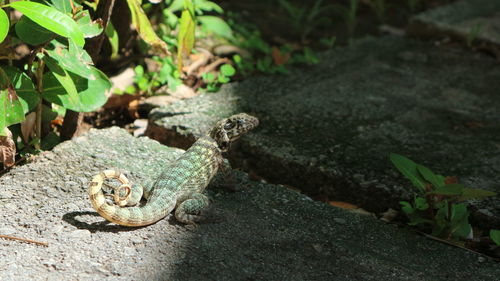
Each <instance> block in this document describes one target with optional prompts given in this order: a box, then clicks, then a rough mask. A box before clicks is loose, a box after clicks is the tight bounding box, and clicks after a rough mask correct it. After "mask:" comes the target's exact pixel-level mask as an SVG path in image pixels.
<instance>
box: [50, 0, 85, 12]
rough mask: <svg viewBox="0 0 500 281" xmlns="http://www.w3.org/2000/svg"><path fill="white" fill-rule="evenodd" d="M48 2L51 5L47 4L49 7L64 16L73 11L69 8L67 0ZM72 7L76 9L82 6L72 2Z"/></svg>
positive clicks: (69, 4)
mask: <svg viewBox="0 0 500 281" xmlns="http://www.w3.org/2000/svg"><path fill="white" fill-rule="evenodd" d="M50 2H52V3H49V6H51V7H54V8H56V9H57V10H59V11H61V12H63V13H65V14H69V13H71V12H72V10H73V9H72V8H71V3H70V1H68V0H50ZM73 5H74V6H75V7H77V8H78V7H81V6H82V5H80V4H78V2H77V1H73Z"/></svg>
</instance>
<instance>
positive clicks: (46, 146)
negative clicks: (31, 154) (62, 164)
mask: <svg viewBox="0 0 500 281" xmlns="http://www.w3.org/2000/svg"><path fill="white" fill-rule="evenodd" d="M59 142H60V140H59V136H58V135H57V134H56V133H54V132H50V133H48V134H47V135H46V136H45V137H44V138H43V139H42V141H41V143H40V147H41V149H43V150H51V149H52V148H54V147H55V146H56V145H58V144H59Z"/></svg>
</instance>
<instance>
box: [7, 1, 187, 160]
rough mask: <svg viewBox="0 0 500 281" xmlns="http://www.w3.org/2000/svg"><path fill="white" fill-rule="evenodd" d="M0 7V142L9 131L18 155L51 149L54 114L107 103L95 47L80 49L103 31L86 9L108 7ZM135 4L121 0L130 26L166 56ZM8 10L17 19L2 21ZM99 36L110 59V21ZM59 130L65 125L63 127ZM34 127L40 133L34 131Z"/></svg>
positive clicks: (107, 85)
mask: <svg viewBox="0 0 500 281" xmlns="http://www.w3.org/2000/svg"><path fill="white" fill-rule="evenodd" d="M185 1H188V2H189V0H185ZM5 2H6V1H3V0H0V44H1V48H0V58H2V59H6V60H7V65H1V66H0V136H5V135H9V136H10V135H11V134H10V132H9V131H10V130H12V137H11V139H15V140H17V139H22V142H20V143H18V144H17V145H18V147H19V148H20V149H27V150H29V149H31V148H30V146H31V145H35V148H36V149H35V151H36V150H38V149H40V148H42V149H47V148H51V147H52V146H53V145H55V144H56V143H57V134H56V133H55V130H54V128H53V127H51V125H50V124H51V121H52V120H53V119H54V118H56V117H57V113H55V112H56V111H58V113H62V114H64V113H65V112H66V114H68V113H75V112H89V111H94V110H96V109H97V108H99V107H101V106H102V105H103V104H104V103H105V102H106V100H107V97H106V92H108V91H109V90H110V88H111V83H110V81H109V79H108V78H107V76H106V75H105V74H104V73H103V72H101V71H100V70H99V69H97V68H95V67H94V66H93V61H94V60H95V59H96V58H97V57H98V52H99V50H100V45H99V47H98V48H94V46H93V45H90V47H89V50H88V51H89V52H87V50H86V49H84V45H85V44H86V41H85V39H90V40H89V41H87V43H89V42H91V43H92V42H95V41H96V40H92V38H93V37H96V36H98V35H100V34H102V33H103V32H104V26H103V25H104V24H105V23H106V22H107V21H103V20H93V19H92V18H91V17H90V14H91V11H90V10H91V9H97V7H98V6H99V5H100V4H101V3H104V4H106V3H108V2H106V1H101V2H99V4H97V3H90V2H88V1H83V0H45V1H33V2H31V1H17V2H13V3H10V4H4V3H5ZM140 2H141V1H139V0H127V4H128V6H129V8H130V11H131V14H132V25H133V26H134V27H135V29H136V30H137V31H138V34H139V36H140V38H142V39H143V41H144V42H146V44H147V45H149V46H151V48H152V50H154V52H155V53H158V54H161V55H163V56H164V55H167V54H169V51H168V47H167V44H166V43H165V42H164V41H162V40H161V39H160V38H159V37H158V36H157V35H156V33H155V32H154V31H153V29H152V26H151V23H150V22H149V20H148V18H147V16H146V14H145V13H144V11H143V10H142V8H141V5H140ZM89 9H90V10H89ZM13 10H17V11H18V12H20V13H22V16H21V17H20V18H19V19H15V20H13V21H12V22H10V20H9V18H11V17H9V16H8V13H10V12H11V11H13ZM109 12H111V10H110V11H109ZM96 13H97V11H96ZM12 18H14V17H12ZM106 34H107V35H108V37H109V39H110V43H111V47H112V55H114V56H116V55H117V51H118V37H117V33H116V31H114V28H113V26H112V24H111V23H110V22H108V24H107V25H106ZM19 45H25V46H27V47H28V49H29V52H27V53H28V55H27V56H26V57H24V58H18V57H17V56H16V54H15V52H14V49H15V47H17V46H19ZM85 47H88V45H85ZM14 60H17V61H16V62H15V63H14ZM13 65H18V66H19V67H14V66H13ZM165 72H168V71H165ZM162 74H164V73H161V72H160V74H159V75H160V76H161V75H162ZM168 74H171V73H168ZM164 76H165V75H163V77H164ZM166 76H168V75H166ZM165 79H168V78H165ZM66 116H67V115H66ZM74 116H78V115H74ZM27 117H28V118H27ZM65 120H66V119H65ZM19 124H20V125H19ZM68 124H71V122H69V123H68ZM65 125H66V122H64V124H63V128H64V126H65ZM74 126H76V124H74ZM7 127H9V129H10V130H9V129H7ZM42 127H43V128H48V130H46V129H44V130H43V132H42ZM10 162H11V161H10Z"/></svg>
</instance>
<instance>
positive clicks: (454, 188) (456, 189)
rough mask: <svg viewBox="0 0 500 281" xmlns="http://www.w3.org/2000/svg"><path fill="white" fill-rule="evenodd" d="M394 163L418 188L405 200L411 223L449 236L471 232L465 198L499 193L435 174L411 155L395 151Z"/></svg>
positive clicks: (433, 232) (458, 236)
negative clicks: (411, 199)
mask: <svg viewBox="0 0 500 281" xmlns="http://www.w3.org/2000/svg"><path fill="white" fill-rule="evenodd" d="M389 158H390V160H391V162H392V163H393V164H394V166H395V167H396V168H397V169H398V170H399V171H400V172H401V173H402V174H403V175H404V176H405V177H406V178H408V179H409V180H410V181H411V182H412V184H413V185H414V186H415V187H416V188H417V192H416V194H415V197H414V200H413V202H407V201H401V202H400V204H401V205H402V210H403V212H404V213H405V214H406V215H407V216H408V219H409V224H410V225H413V226H419V227H422V228H424V229H428V228H430V230H431V232H432V235H434V236H437V237H441V238H445V239H458V238H466V237H468V236H469V235H470V234H471V225H470V223H469V220H468V218H469V212H468V210H467V204H466V203H464V202H463V201H466V200H469V199H479V198H485V197H488V196H495V195H496V193H494V192H491V191H487V190H482V189H471V188H466V187H465V186H463V185H462V184H460V183H458V182H457V180H456V178H453V177H444V176H442V175H439V174H434V173H433V172H432V171H431V170H430V169H428V168H427V167H425V166H422V165H420V164H416V163H415V162H413V161H411V160H410V159H408V158H406V157H404V156H402V155H398V154H395V153H391V154H390V156H389Z"/></svg>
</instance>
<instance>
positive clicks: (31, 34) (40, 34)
mask: <svg viewBox="0 0 500 281" xmlns="http://www.w3.org/2000/svg"><path fill="white" fill-rule="evenodd" d="M14 28H15V30H16V34H17V37H19V39H21V40H23V41H24V42H26V43H28V44H30V45H39V44H42V43H44V42H47V41H49V40H51V39H52V38H53V37H54V36H55V34H54V33H53V32H52V31H50V30H47V29H46V28H43V27H41V26H40V25H39V24H37V23H36V22H34V21H32V20H30V19H29V18H28V17H26V16H22V17H21V19H20V20H19V21H18V22H17V23H16V25H15V26H14Z"/></svg>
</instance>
